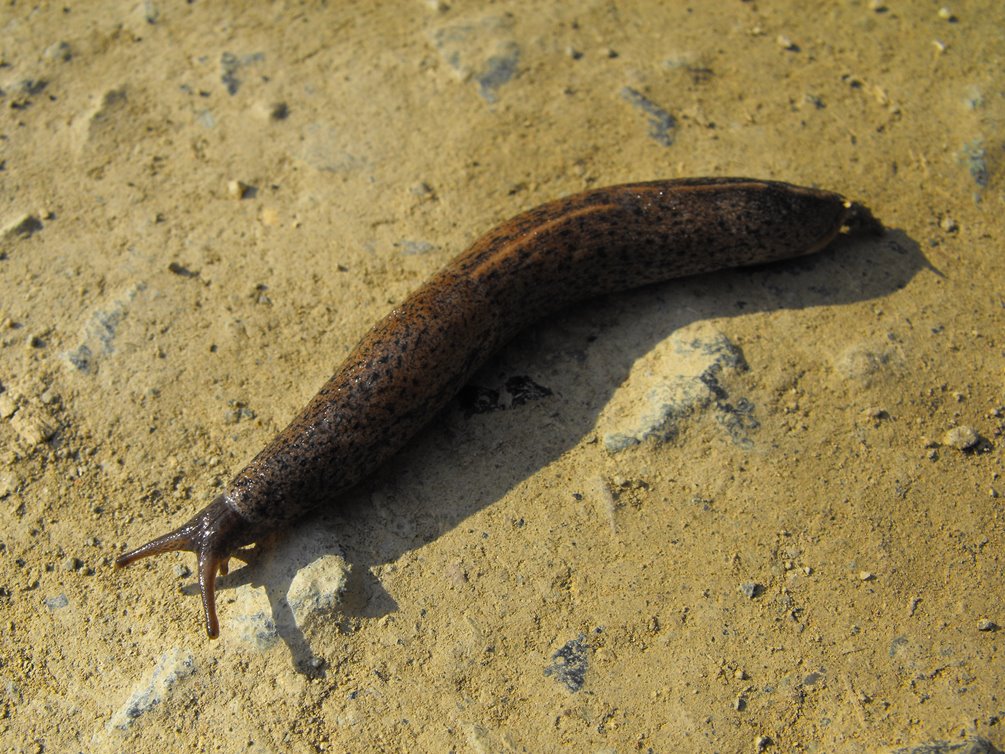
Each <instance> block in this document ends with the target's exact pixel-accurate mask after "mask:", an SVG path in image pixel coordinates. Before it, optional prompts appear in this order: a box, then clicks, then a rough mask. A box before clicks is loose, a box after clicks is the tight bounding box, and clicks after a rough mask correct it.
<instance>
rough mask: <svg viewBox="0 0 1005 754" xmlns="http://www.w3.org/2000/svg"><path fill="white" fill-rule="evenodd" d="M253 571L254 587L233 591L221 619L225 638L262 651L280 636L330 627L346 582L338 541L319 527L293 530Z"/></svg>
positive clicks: (346, 573) (243, 585)
mask: <svg viewBox="0 0 1005 754" xmlns="http://www.w3.org/2000/svg"><path fill="white" fill-rule="evenodd" d="M253 567H254V569H255V573H254V584H241V586H239V587H237V588H236V589H235V590H234V592H233V595H234V602H233V603H232V604H231V605H229V606H228V608H227V611H226V612H225V613H223V614H222V615H221V618H222V620H224V621H226V623H227V624H228V629H227V635H228V636H235V637H237V639H238V640H239V641H241V642H242V643H244V644H247V645H249V646H252V647H255V648H256V649H258V650H260V651H265V650H267V649H269V648H270V647H272V646H273V645H274V644H276V642H278V640H279V636H280V635H281V634H289V633H291V632H304V631H308V630H310V628H311V627H312V626H314V625H315V624H317V623H320V622H325V623H327V622H329V618H330V616H331V614H332V613H333V612H335V611H336V610H338V608H339V606H340V605H341V602H342V595H343V593H344V592H345V589H346V585H347V584H348V580H349V565H348V564H347V563H346V561H345V558H344V557H343V556H342V554H341V548H340V546H339V544H338V540H337V538H336V535H335V534H334V532H331V531H329V530H328V529H325V528H324V527H318V526H314V527H313V528H308V527H301V528H298V529H293V530H292V531H291V532H290V535H289V536H287V537H284V538H283V539H282V540H281V541H280V542H277V543H276V545H275V546H274V547H272V548H270V549H269V550H267V551H265V552H263V553H262V555H261V557H259V558H256V560H255V563H254V565H253ZM270 595H272V598H271V599H270ZM280 595H281V596H280ZM276 596H280V597H279V599H276V598H275V597H276Z"/></svg>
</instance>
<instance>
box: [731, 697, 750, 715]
mask: <svg viewBox="0 0 1005 754" xmlns="http://www.w3.org/2000/svg"><path fill="white" fill-rule="evenodd" d="M746 708H747V700H746V699H744V698H743V697H742V696H738V697H736V699H734V700H733V709H735V710H736V711H737V712H743V710H745V709H746Z"/></svg>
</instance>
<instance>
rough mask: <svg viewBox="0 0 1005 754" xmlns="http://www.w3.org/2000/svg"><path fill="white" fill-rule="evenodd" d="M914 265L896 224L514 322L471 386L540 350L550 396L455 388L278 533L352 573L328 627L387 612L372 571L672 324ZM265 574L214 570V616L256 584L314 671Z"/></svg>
mask: <svg viewBox="0 0 1005 754" xmlns="http://www.w3.org/2000/svg"><path fill="white" fill-rule="evenodd" d="M923 269H927V270H931V271H934V272H935V273H936V274H941V273H939V272H938V270H935V269H934V268H933V267H932V266H931V264H930V263H929V262H928V260H927V259H926V258H925V257H924V255H923V254H922V253H921V250H920V249H919V247H918V245H917V244H916V243H915V242H914V241H912V240H911V239H910V238H909V237H908V236H907V235H906V234H905V233H903V232H901V231H898V230H887V231H886V234H885V235H884V236H882V237H866V236H856V237H848V236H842V237H841V238H839V239H838V240H837V241H835V242H834V243H833V244H831V246H830V247H829V248H828V249H826V250H825V251H823V252H820V253H818V254H815V255H811V256H808V257H803V258H800V259H796V260H790V261H787V262H778V263H773V264H770V265H764V266H758V267H750V268H746V269H744V270H732V271H728V272H718V273H712V274H707V275H701V276H697V277H693V278H687V279H682V280H676V281H669V282H666V283H661V284H658V285H654V286H648V287H646V288H641V289H638V290H634V291H630V292H627V293H622V294H618V295H616V296H609V297H605V298H601V299H596V300H593V301H590V302H586V303H584V304H580V305H578V306H576V307H574V308H572V309H570V310H568V311H567V312H564V313H563V314H561V315H560V316H558V317H555V318H554V319H552V320H551V321H549V322H547V323H542V324H538V325H536V326H534V327H532V328H531V329H530V330H528V331H525V332H523V333H521V334H519V335H518V336H517V337H516V338H515V339H514V341H513V342H511V343H510V344H509V345H508V346H506V347H505V348H504V349H503V350H502V351H501V352H500V353H499V354H497V355H496V356H495V357H493V359H492V360H491V361H490V362H489V363H488V364H487V365H486V366H484V367H483V368H482V369H481V370H480V371H479V373H478V374H476V375H475V377H474V379H473V380H472V384H475V385H478V384H484V383H486V382H489V383H493V382H497V380H498V375H499V374H500V373H504V374H509V375H523V374H531V375H535V374H538V373H539V371H540V368H541V366H540V365H541V361H542V359H543V360H546V361H548V362H549V364H550V368H549V381H548V382H547V384H546V385H545V387H547V388H548V389H549V390H550V391H551V395H550V396H549V397H547V398H545V399H543V400H537V401H533V402H529V403H527V404H526V405H522V406H518V407H514V408H512V409H511V410H505V411H494V412H491V413H486V414H480V415H476V416H470V415H467V416H466V415H465V411H464V410H462V408H461V404H460V403H459V402H458V400H457V399H455V400H454V401H453V402H452V403H451V404H450V405H449V406H448V407H447V408H446V409H445V410H444V411H442V412H441V413H440V415H439V416H438V417H437V418H436V419H435V420H434V421H433V423H432V424H431V425H430V426H429V427H427V428H426V429H424V430H423V431H422V432H421V433H420V434H419V435H418V436H417V437H416V438H414V439H413V441H412V442H411V443H410V444H409V445H408V446H407V447H406V449H405V450H404V451H403V452H402V453H401V454H399V455H398V456H397V457H395V458H394V459H392V460H391V461H390V462H389V463H387V464H385V466H384V467H383V468H382V469H380V470H379V471H378V472H377V473H376V474H375V475H373V476H372V477H370V478H369V479H368V480H365V481H364V482H362V483H361V484H360V485H358V486H357V487H356V488H354V489H353V490H350V491H349V492H347V493H343V494H342V495H338V496H333V497H332V498H331V499H329V500H325V501H322V502H321V505H320V506H319V509H318V512H317V513H315V514H312V515H311V516H309V517H308V518H307V519H305V520H303V521H301V522H300V523H298V525H297V526H295V527H293V528H292V529H291V530H290V531H289V532H287V533H285V534H283V535H281V536H282V537H283V538H286V537H289V538H292V539H293V541H294V543H296V542H297V541H298V540H300V539H302V538H304V537H308V536H309V535H310V533H311V532H315V531H317V530H324V531H327V532H328V533H329V534H330V537H331V538H330V540H329V541H330V542H331V552H334V553H337V554H343V552H344V556H345V558H346V560H347V561H348V562H349V563H350V564H351V572H350V575H349V580H348V584H347V586H346V587H345V590H344V592H343V593H342V599H341V603H340V604H339V606H338V610H337V611H336V612H335V613H334V614H333V615H331V616H330V617H331V618H332V620H335V621H340V623H339V624H338V626H337V628H339V629H340V630H351V627H352V624H353V623H354V622H359V621H360V620H361V619H365V618H374V617H380V616H383V615H386V614H389V613H392V612H395V611H396V610H397V607H398V606H397V603H396V602H395V600H394V598H393V597H392V596H391V595H390V594H389V593H388V592H387V591H386V590H385V589H384V587H383V586H382V584H381V582H380V580H379V579H378V578H377V577H376V576H375V575H374V569H378V570H379V569H380V567H381V566H383V565H384V564H389V563H394V562H395V561H397V560H398V559H399V558H400V557H401V556H402V555H403V554H404V553H407V552H409V551H412V550H415V549H417V548H420V547H422V546H423V545H424V544H427V543H429V542H431V541H433V540H435V539H436V538H437V537H438V536H440V535H441V534H443V533H445V532H447V531H450V530H451V529H453V528H455V527H456V526H458V525H460V524H461V523H462V522H463V521H464V520H465V519H467V518H469V517H470V516H471V515H472V514H474V513H476V512H478V511H480V510H481V509H483V508H485V507H487V506H489V505H491V504H492V503H493V502H495V501H497V500H498V499H499V498H501V497H502V496H503V495H504V494H505V493H506V492H507V491H509V490H510V489H512V488H513V487H514V486H516V485H518V484H519V483H520V482H522V481H523V480H524V479H525V478H527V477H528V476H530V475H532V474H534V473H535V472H536V471H537V470H539V469H541V468H543V467H545V466H547V465H548V464H549V463H551V462H552V461H554V460H555V459H556V458H558V457H559V456H560V455H561V454H562V453H564V452H566V451H567V450H568V449H570V448H571V447H574V446H575V445H576V444H577V443H578V442H579V441H580V440H581V438H582V437H583V436H584V435H585V434H586V433H588V432H590V431H591V430H592V429H593V428H594V425H595V423H596V420H597V417H598V415H599V413H600V412H601V410H602V409H603V407H604V405H605V403H606V402H607V401H608V400H609V399H610V398H611V396H612V395H613V394H614V392H615V390H616V389H617V387H618V385H619V384H620V383H621V382H622V381H623V380H624V379H625V378H626V377H627V376H628V373H629V371H630V370H631V368H632V365H633V364H634V363H635V361H636V360H638V359H639V358H640V357H642V356H643V355H645V354H646V353H647V351H649V350H651V349H652V348H653V347H654V346H655V345H656V344H657V343H659V342H660V341H661V340H663V339H665V338H667V337H669V336H670V335H671V334H672V333H674V332H675V331H676V330H678V329H680V328H683V327H685V326H687V325H690V324H691V323H693V322H697V321H701V320H705V319H708V318H712V317H716V318H728V317H731V316H735V315H738V314H749V313H751V312H763V311H777V310H783V309H790V310H798V309H810V308H814V307H822V306H828V307H834V306H842V305H845V304H851V303H855V302H860V301H865V300H870V299H876V298H880V297H883V296H885V295H888V294H890V293H892V292H894V291H896V290H898V289H900V288H903V287H904V286H906V285H907V283H908V282H909V281H910V280H911V279H912V278H913V276H914V275H915V274H917V273H918V272H919V271H921V270H923ZM726 327H728V325H727V326H726ZM599 363H602V364H603V365H604V369H605V370H606V377H605V379H604V380H601V381H600V382H601V384H600V389H599V390H598V381H597V380H596V379H594V380H593V383H592V388H591V389H590V390H585V391H584V390H582V389H580V388H578V387H577V383H579V382H581V381H584V379H585V377H586V373H585V370H584V366H583V365H584V364H585V365H587V366H590V365H594V364H599ZM556 367H559V368H558V369H556ZM534 379H535V380H537V378H536V377H535V378H534ZM598 393H599V395H598ZM520 425H522V426H523V427H526V426H528V425H529V426H532V427H533V428H534V431H533V432H522V433H520V442H519V443H516V442H513V441H512V436H513V433H514V430H515V428H516V427H518V426H520ZM508 438H509V439H508ZM437 466H438V467H439V468H435V467H437ZM426 474H434V475H436V477H437V479H438V480H440V481H442V479H443V478H444V477H448V478H450V481H449V482H448V485H447V486H448V488H449V487H450V486H451V485H453V487H452V489H448V491H447V493H446V494H445V495H443V494H441V495H439V496H436V497H431V496H425V495H424V494H423V493H422V491H421V489H418V490H416V489H415V487H416V486H417V487H419V488H421V487H422V485H421V484H419V485H413V482H414V481H415V480H416V479H417V477H420V476H422V475H426ZM454 478H456V482H454V481H453V479H454ZM439 488H442V484H441V485H440V487H439ZM284 552H285V553H292V555H290V557H293V558H294V560H293V562H291V563H287V564H286V565H285V566H284V567H283V569H282V571H283V573H291V572H292V573H295V572H296V570H297V569H299V568H302V567H306V566H307V565H308V564H309V563H310V562H311V560H312V559H313V558H314V557H316V553H306V552H301V553H300V554H297V553H298V548H297V547H296V546H294V547H285V548H284ZM289 566H292V569H291V568H290V567H289ZM277 573H278V571H274V572H272V573H265V572H263V569H262V568H261V567H260V564H257V563H254V562H252V563H251V564H250V565H249V567H246V568H241V569H239V570H238V571H236V572H234V573H232V574H231V575H230V576H228V577H225V578H223V579H221V580H220V582H219V586H220V588H221V592H220V598H221V614H225V613H226V611H227V604H226V603H227V592H228V591H229V590H230V589H231V588H233V587H235V586H237V585H239V584H242V583H253V584H255V585H256V586H263V587H264V588H265V591H266V593H267V595H268V599H269V603H270V605H271V609H272V615H273V618H272V619H273V621H274V623H275V626H276V632H277V633H278V635H279V637H280V639H281V640H282V641H283V642H285V643H286V645H287V647H288V648H289V650H290V652H291V655H292V656H293V658H294V661H295V665H296V666H297V668H298V670H300V672H304V673H306V674H309V675H317V674H321V673H323V672H324V668H323V663H322V662H321V661H320V660H319V659H318V658H317V657H316V656H315V654H314V652H313V650H312V649H311V646H310V641H309V640H308V639H307V638H306V636H305V634H304V633H303V631H301V629H300V628H298V627H297V624H296V621H295V620H294V619H293V614H292V610H291V608H290V606H289V604H288V603H287V598H286V592H287V589H288V588H289V586H290V581H289V578H288V577H279V578H277ZM333 628H335V627H333ZM225 630H226V629H225Z"/></svg>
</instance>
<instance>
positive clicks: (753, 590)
mask: <svg viewBox="0 0 1005 754" xmlns="http://www.w3.org/2000/svg"><path fill="white" fill-rule="evenodd" d="M740 591H741V592H742V593H743V596H744V597H746V598H747V599H750V600H752V599H754V598H755V597H760V596H761V595H762V594H763V593H764V587H763V586H762V585H761V584H755V583H754V582H752V581H748V582H747V583H745V584H741V585H740Z"/></svg>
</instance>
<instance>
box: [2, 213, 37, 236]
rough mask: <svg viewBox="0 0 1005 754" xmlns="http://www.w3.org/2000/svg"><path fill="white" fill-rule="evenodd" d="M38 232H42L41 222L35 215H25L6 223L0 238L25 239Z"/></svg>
mask: <svg viewBox="0 0 1005 754" xmlns="http://www.w3.org/2000/svg"><path fill="white" fill-rule="evenodd" d="M38 230H42V221H41V220H39V219H38V218H37V217H35V215H32V214H27V213H26V214H24V215H21V216H20V217H18V218H17V219H16V220H14V221H13V222H10V223H8V224H7V225H6V226H5V227H4V229H3V233H2V234H0V236H2V237H3V238H4V239H13V238H27V237H28V236H30V235H32V234H33V233H35V231H38Z"/></svg>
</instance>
